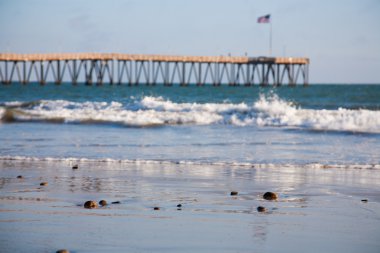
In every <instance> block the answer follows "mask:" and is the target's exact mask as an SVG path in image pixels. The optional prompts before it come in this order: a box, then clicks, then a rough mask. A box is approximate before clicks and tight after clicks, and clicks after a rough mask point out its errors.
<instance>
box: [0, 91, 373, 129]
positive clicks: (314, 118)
mask: <svg viewBox="0 0 380 253" xmlns="http://www.w3.org/2000/svg"><path fill="white" fill-rule="evenodd" d="M5 116H6V117H5ZM0 117H1V118H2V119H3V120H6V119H9V118H11V120H15V121H33V120H40V121H55V122H57V121H58V122H66V123H70V122H78V123H81V122H84V123H89V122H102V123H117V124H122V125H126V126H151V125H176V124H195V125H210V124H231V125H236V126H258V127H266V126H275V127H292V128H294V127H295V128H303V129H310V130H327V131H330V130H331V131H350V132H368V133H380V111H371V110H364V109H359V110H349V109H344V108H339V109H337V110H315V109H303V108H300V107H297V106H295V105H294V104H292V103H290V102H287V101H285V100H282V99H280V98H278V97H277V96H276V95H271V96H269V97H266V96H260V98H259V99H258V100H257V101H256V102H254V103H252V104H247V103H237V104H234V103H227V102H224V103H176V102H173V101H170V100H165V99H163V98H162V97H151V96H146V97H143V98H142V99H140V100H137V101H134V103H129V104H122V103H120V102H72V101H66V100H42V101H38V102H34V103H22V102H18V101H13V102H7V103H5V104H4V106H2V107H0Z"/></svg>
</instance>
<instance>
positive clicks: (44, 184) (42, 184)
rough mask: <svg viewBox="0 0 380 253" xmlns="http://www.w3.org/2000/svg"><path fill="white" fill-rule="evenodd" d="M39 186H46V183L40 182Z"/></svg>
mask: <svg viewBox="0 0 380 253" xmlns="http://www.w3.org/2000/svg"><path fill="white" fill-rule="evenodd" d="M40 185H41V186H47V185H48V182H42V183H40Z"/></svg>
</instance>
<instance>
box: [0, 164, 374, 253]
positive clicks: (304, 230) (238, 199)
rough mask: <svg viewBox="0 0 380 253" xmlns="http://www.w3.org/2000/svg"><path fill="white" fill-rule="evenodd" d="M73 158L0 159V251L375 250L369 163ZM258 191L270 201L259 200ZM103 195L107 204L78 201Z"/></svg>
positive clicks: (372, 177)
mask: <svg viewBox="0 0 380 253" xmlns="http://www.w3.org/2000/svg"><path fill="white" fill-rule="evenodd" d="M75 164H78V169H72V166H73V165H74V163H72V162H69V161H62V162H58V161H52V162H49V161H1V162H0V189H1V190H0V249H1V252H56V251H57V250H59V249H62V248H65V249H68V250H70V252H378V250H379V248H380V170H379V169H368V168H361V167H360V166H358V167H357V168H335V167H334V166H332V167H329V168H321V167H319V168H311V167H308V168H305V167H297V166H268V167H265V166H264V167H261V168H251V167H244V166H232V167H230V166H226V165H224V166H216V165H180V164H178V165H176V164H120V163H115V162H111V163H107V162H96V163H95V162H79V163H75ZM19 175H22V178H17V177H18V176H19ZM42 182H47V185H40V184H41V183H42ZM232 191H236V192H238V193H237V195H232V196H231V192H232ZM267 191H273V192H275V193H277V194H278V197H279V198H278V200H276V201H268V200H264V199H263V197H262V195H263V194H264V193H265V192H267ZM103 199H104V200H106V201H107V202H108V205H107V206H104V207H101V206H99V207H98V208H96V209H85V208H84V207H83V204H84V203H85V202H86V201H88V200H94V201H96V202H99V201H100V200H103ZM365 200H366V201H365ZM112 202H119V203H118V204H111V203H112ZM178 204H181V205H182V206H181V207H177V205H178ZM258 206H263V207H265V208H266V212H258V211H257V207H258ZM154 207H159V210H154Z"/></svg>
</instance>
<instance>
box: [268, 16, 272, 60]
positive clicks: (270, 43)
mask: <svg viewBox="0 0 380 253" xmlns="http://www.w3.org/2000/svg"><path fill="white" fill-rule="evenodd" d="M269 24H270V32H269V56H272V20H271V21H270V22H269Z"/></svg>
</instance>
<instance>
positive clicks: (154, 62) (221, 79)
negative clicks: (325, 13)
mask: <svg viewBox="0 0 380 253" xmlns="http://www.w3.org/2000/svg"><path fill="white" fill-rule="evenodd" d="M0 81H1V83H3V84H11V83H13V82H19V83H23V84H27V83H29V82H38V83H40V84H45V83H48V82H54V83H56V84H61V83H62V82H71V83H72V84H77V83H85V84H88V85H91V84H94V83H96V84H98V85H101V84H103V83H109V84H128V85H139V84H144V85H156V84H163V85H165V86H172V85H176V84H177V85H181V86H187V85H199V86H202V85H206V84H211V85H214V86H220V85H223V84H226V85H231V86H237V85H245V86H251V85H261V86H267V85H274V86H280V85H283V84H288V85H296V84H298V83H299V84H303V85H308V83H309V59H308V58H293V57H239V56H167V55H137V54H117V53H59V54H10V53H0Z"/></svg>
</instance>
